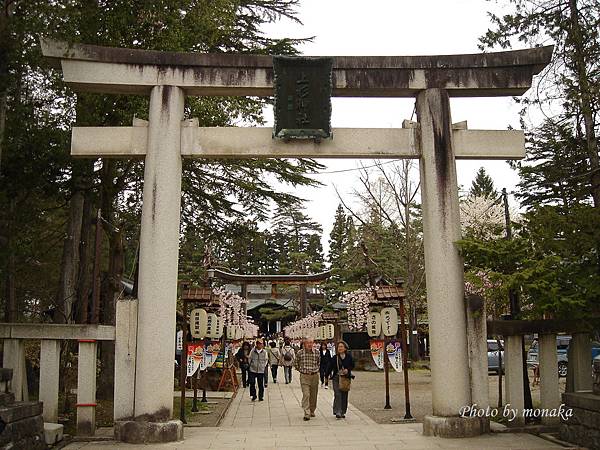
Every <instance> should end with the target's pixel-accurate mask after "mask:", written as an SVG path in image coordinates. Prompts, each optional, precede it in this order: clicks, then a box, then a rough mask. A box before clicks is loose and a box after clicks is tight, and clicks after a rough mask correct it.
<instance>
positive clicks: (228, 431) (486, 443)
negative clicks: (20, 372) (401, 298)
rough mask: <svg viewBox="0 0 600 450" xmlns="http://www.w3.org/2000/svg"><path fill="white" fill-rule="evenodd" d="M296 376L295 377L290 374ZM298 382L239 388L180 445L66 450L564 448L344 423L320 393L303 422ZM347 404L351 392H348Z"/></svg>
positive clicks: (360, 418) (96, 445)
mask: <svg viewBox="0 0 600 450" xmlns="http://www.w3.org/2000/svg"><path fill="white" fill-rule="evenodd" d="M294 375H297V373H294ZM301 396H302V394H301V391H300V384H299V382H298V379H297V377H296V379H295V380H294V381H293V383H292V384H289V385H286V384H285V383H277V384H274V383H269V387H268V388H267V389H266V391H265V401H264V402H258V401H256V402H251V401H250V396H249V394H248V390H247V389H246V390H240V391H239V392H238V394H237V395H236V397H235V398H234V399H233V401H232V404H231V406H230V408H229V410H228V412H227V414H226V415H225V417H224V418H223V421H222V422H221V426H219V427H211V428H192V427H190V428H186V429H185V441H184V442H174V443H169V444H160V445H146V446H144V445H127V444H118V445H117V444H115V443H114V442H93V443H73V444H71V445H69V446H67V447H66V448H67V449H69V450H77V449H82V448H83V449H84V450H104V449H108V448H119V449H128V450H129V449H131V450H132V449H149V448H161V449H181V450H184V449H252V450H269V449H277V450H285V449H295V450H301V449H305V450H307V449H319V450H326V449H335V450H355V449H356V450H370V449H376V450H384V449H390V450H391V449H417V450H418V449H422V450H425V449H444V448H447V449H478V450H480V449H486V450H493V449H501V450H508V449H515V450H516V449H522V450H542V449H557V448H563V447H560V446H558V445H556V444H552V443H550V442H548V441H546V440H544V439H541V438H538V437H535V436H532V435H529V434H514V433H510V434H508V433H502V434H490V435H485V436H479V437H477V438H469V439H441V438H429V437H424V436H423V435H422V434H421V429H422V428H421V424H402V425H400V424H390V425H382V424H376V423H375V422H374V421H372V420H371V419H370V418H369V417H368V416H366V415H365V414H363V413H362V412H360V411H359V410H357V409H356V408H355V407H354V406H352V405H350V407H349V411H348V414H347V415H346V419H342V420H338V419H336V418H335V417H334V416H333V412H332V410H331V402H332V399H333V391H332V390H325V389H319V398H318V402H317V411H316V417H314V418H312V419H311V420H310V421H308V422H304V421H303V420H302V416H303V414H302V409H301V407H300V399H301ZM350 400H352V392H351V393H350Z"/></svg>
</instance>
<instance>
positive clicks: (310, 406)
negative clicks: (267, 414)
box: [294, 337, 321, 420]
mask: <svg viewBox="0 0 600 450" xmlns="http://www.w3.org/2000/svg"><path fill="white" fill-rule="evenodd" d="M320 361H321V355H320V353H319V350H318V349H315V348H314V341H313V339H312V338H309V337H307V338H305V339H304V343H303V345H302V348H301V349H300V350H299V351H298V353H297V354H296V361H295V362H294V367H295V368H296V370H297V371H298V372H300V387H301V388H302V409H304V420H310V418H311V417H315V410H316V409H317V394H318V392H319V365H320Z"/></svg>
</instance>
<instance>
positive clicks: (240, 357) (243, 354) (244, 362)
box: [235, 341, 252, 387]
mask: <svg viewBox="0 0 600 450" xmlns="http://www.w3.org/2000/svg"><path fill="white" fill-rule="evenodd" d="M251 349H252V347H251V346H250V342H247V341H245V342H244V343H243V344H242V346H241V347H240V349H239V350H238V351H237V353H236V354H235V359H236V360H237V362H238V364H239V366H240V369H241V370H242V386H243V387H246V386H247V385H248V368H249V367H250V361H249V359H248V358H249V356H250V350H251Z"/></svg>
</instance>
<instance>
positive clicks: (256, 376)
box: [248, 339, 269, 402]
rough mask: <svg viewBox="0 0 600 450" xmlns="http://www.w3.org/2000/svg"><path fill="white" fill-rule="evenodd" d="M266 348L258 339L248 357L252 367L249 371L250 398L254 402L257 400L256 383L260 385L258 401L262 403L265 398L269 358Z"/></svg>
mask: <svg viewBox="0 0 600 450" xmlns="http://www.w3.org/2000/svg"><path fill="white" fill-rule="evenodd" d="M264 346H265V344H264V342H263V341H262V340H260V339H257V340H256V343H255V344H254V348H253V349H252V350H251V351H250V356H249V357H248V360H249V365H250V367H249V370H248V384H249V385H250V398H251V399H252V401H255V400H256V383H258V401H259V402H262V401H263V400H264V396H265V386H264V381H265V368H266V367H267V363H268V361H269V356H268V355H267V351H266V350H265V349H264Z"/></svg>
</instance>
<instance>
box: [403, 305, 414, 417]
mask: <svg viewBox="0 0 600 450" xmlns="http://www.w3.org/2000/svg"><path fill="white" fill-rule="evenodd" d="M400 336H401V338H400V339H401V340H402V341H401V343H400V345H401V348H402V369H403V370H402V372H403V375H404V409H405V411H406V412H405V414H404V418H405V419H412V418H413V416H412V415H411V414H410V389H409V386H408V355H407V350H406V339H407V336H406V326H405V325H404V299H402V298H401V299H400Z"/></svg>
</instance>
